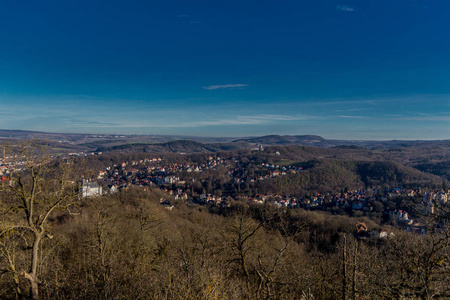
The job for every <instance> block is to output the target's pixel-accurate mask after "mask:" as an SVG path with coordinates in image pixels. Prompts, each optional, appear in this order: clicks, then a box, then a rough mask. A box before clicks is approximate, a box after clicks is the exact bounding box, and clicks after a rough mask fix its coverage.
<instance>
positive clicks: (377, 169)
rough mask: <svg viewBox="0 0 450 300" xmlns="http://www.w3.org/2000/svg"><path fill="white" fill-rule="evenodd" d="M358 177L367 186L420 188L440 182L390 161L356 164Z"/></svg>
mask: <svg viewBox="0 0 450 300" xmlns="http://www.w3.org/2000/svg"><path fill="white" fill-rule="evenodd" d="M357 167H358V170H357V171H358V175H359V176H360V178H361V180H362V181H363V182H364V183H365V184H366V185H367V186H378V185H386V186H416V187H418V186H420V185H432V184H437V183H440V182H441V179H440V178H439V177H438V176H435V175H432V174H429V173H424V172H421V171H419V170H417V169H414V168H411V167H408V166H404V165H401V164H399V163H397V162H392V161H374V162H359V163H357Z"/></svg>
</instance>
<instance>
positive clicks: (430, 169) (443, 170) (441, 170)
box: [414, 161, 450, 180]
mask: <svg viewBox="0 0 450 300" xmlns="http://www.w3.org/2000/svg"><path fill="white" fill-rule="evenodd" d="M414 167H415V168H416V169H418V170H420V171H423V172H427V173H431V174H435V175H438V176H442V177H445V178H446V179H447V180H450V161H440V162H428V163H421V164H417V165H415V166H414Z"/></svg>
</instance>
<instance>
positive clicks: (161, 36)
mask: <svg viewBox="0 0 450 300" xmlns="http://www.w3.org/2000/svg"><path fill="white" fill-rule="evenodd" d="M449 15H450V1H446V0H442V1H439V0H427V1H425V0H349V1H346V0H344V1H340V0H336V1H334V0H333V1H332V0H317V1H300V0H297V1H293V0H287V1H283V0H279V1H266V0H259V1H253V0H252V1H246V0H240V1H235V0H204V1H203V0H190V1H187V0H184V1H172V0H165V1H151V0H147V1H134V0H129V1H115V0H110V1H95V0H91V1H83V0H78V1H66V0H65V1H47V0H39V1H28V0H24V1H8V0H4V1H1V2H0V128H1V129H26V130H41V131H50V132H73V133H122V134H124V133H125V134H171V135H193V136H194V135H195V136H254V135H265V134H293V135H294V134H318V135H321V136H324V137H326V138H338V139H449V138H450V126H449V125H450V34H449V30H448V28H450V18H449V17H448V16H449Z"/></svg>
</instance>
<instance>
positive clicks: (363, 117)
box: [336, 115, 372, 119]
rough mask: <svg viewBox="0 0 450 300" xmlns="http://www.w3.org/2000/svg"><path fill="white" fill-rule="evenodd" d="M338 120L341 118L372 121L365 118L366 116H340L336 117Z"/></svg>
mask: <svg viewBox="0 0 450 300" xmlns="http://www.w3.org/2000/svg"><path fill="white" fill-rule="evenodd" d="M336 117H338V118H343V119H372V118H371V117H367V116H348V115H341V116H336Z"/></svg>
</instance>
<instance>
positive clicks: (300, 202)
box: [82, 156, 450, 232]
mask: <svg viewBox="0 0 450 300" xmlns="http://www.w3.org/2000/svg"><path fill="white" fill-rule="evenodd" d="M247 171H248V170H246V168H245V167H243V166H242V165H241V163H240V161H239V160H234V161H232V160H229V159H228V160H227V159H223V158H221V157H219V156H217V157H214V156H210V157H209V158H208V161H207V162H206V163H170V164H169V163H165V161H164V159H162V158H160V157H152V158H147V159H140V160H134V161H125V162H122V163H119V164H114V165H112V166H108V167H106V168H105V169H103V170H100V171H99V172H98V174H97V176H96V178H91V179H90V180H89V181H88V180H85V182H84V184H83V186H82V195H83V196H85V197H86V196H96V195H101V194H103V193H112V194H113V193H116V192H119V191H121V190H127V189H129V188H130V187H132V186H134V187H139V188H142V189H143V190H146V191H149V190H150V189H154V188H158V189H160V190H162V191H164V192H166V194H167V197H166V198H163V199H161V203H163V205H166V206H168V207H173V205H172V203H173V202H174V201H177V200H180V201H187V202H188V203H192V204H196V205H207V206H217V207H224V206H228V205H229V204H230V201H242V202H246V203H254V204H272V205H275V206H278V207H285V208H292V209H296V208H302V209H307V210H322V211H328V212H331V213H332V214H346V215H350V216H354V217H362V216H366V217H369V218H372V219H376V220H377V221H378V222H381V223H384V224H390V225H394V226H398V227H401V228H404V229H405V230H407V231H412V232H423V231H424V228H423V224H422V223H421V222H420V221H419V220H416V219H415V218H414V216H416V215H418V214H424V215H429V214H433V213H434V210H435V206H440V205H443V204H445V203H447V202H448V200H449V198H450V190H442V189H436V190H433V189H428V188H423V189H422V188H417V189H406V188H399V187H392V188H378V189H371V188H368V189H344V190H342V191H341V192H340V193H326V194H321V193H310V194H308V195H305V196H301V197H298V196H293V195H285V194H278V193H253V194H246V193H240V192H239V191H238V190H236V189H234V190H230V189H229V188H228V189H227V188H226V187H230V186H238V187H239V186H241V185H245V184H246V183H255V182H257V181H264V180H271V179H273V178H275V177H278V176H287V175H289V174H295V173H297V172H302V171H303V169H302V167H298V166H294V165H285V166H279V165H274V164H268V163H261V164H260V165H259V166H257V168H256V169H255V170H253V171H252V172H251V173H252V174H248V172H247ZM211 172H216V173H214V174H216V175H215V176H218V175H217V172H220V176H223V178H224V179H223V182H224V183H223V188H222V189H220V190H217V189H214V187H213V186H212V184H211V182H212V180H211V174H213V173H211ZM412 204H414V205H412Z"/></svg>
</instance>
